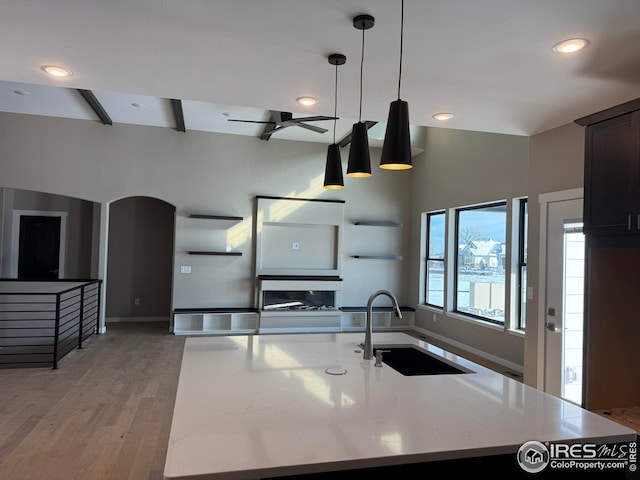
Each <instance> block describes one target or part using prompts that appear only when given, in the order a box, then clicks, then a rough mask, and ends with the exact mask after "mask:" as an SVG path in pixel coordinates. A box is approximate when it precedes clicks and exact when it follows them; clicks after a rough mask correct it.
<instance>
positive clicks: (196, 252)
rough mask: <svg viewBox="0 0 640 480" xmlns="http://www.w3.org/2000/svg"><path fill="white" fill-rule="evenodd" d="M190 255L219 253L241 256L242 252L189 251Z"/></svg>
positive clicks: (221, 254)
mask: <svg viewBox="0 0 640 480" xmlns="http://www.w3.org/2000/svg"><path fill="white" fill-rule="evenodd" d="M187 253H188V254H189V255H219V256H227V257H241V256H242V252H198V251H190V252H187Z"/></svg>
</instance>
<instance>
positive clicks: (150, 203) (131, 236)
mask: <svg viewBox="0 0 640 480" xmlns="http://www.w3.org/2000/svg"><path fill="white" fill-rule="evenodd" d="M175 211H176V209H175V206H173V205H171V204H169V203H167V202H165V201H163V200H159V199H156V198H151V197H144V196H136V197H127V198H122V199H120V200H116V201H114V202H112V203H111V204H110V206H109V230H108V232H109V233H108V243H107V248H108V251H107V272H108V273H107V277H106V278H107V281H106V312H105V320H106V323H110V322H133V321H135V322H140V321H166V322H167V331H168V328H169V320H170V317H171V291H172V284H173V250H174V231H175Z"/></svg>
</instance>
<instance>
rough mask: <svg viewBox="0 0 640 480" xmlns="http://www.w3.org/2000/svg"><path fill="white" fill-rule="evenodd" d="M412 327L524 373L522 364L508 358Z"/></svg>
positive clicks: (426, 334)
mask: <svg viewBox="0 0 640 480" xmlns="http://www.w3.org/2000/svg"><path fill="white" fill-rule="evenodd" d="M413 329H414V330H415V331H416V332H419V333H421V334H423V335H425V336H427V337H431V338H435V339H436V340H440V341H441V342H444V343H448V344H449V345H452V346H454V347H456V348H459V349H461V350H464V351H465V352H469V353H472V354H473V355H477V356H478V357H480V358H484V359H485V360H489V361H490V362H493V363H497V364H498V365H502V366H503V367H506V368H508V369H510V370H513V371H515V372H518V373H521V374H524V367H523V366H522V365H518V364H517V363H513V362H510V361H509V360H505V359H504V358H500V357H496V356H495V355H492V354H490V353H487V352H485V351H483V350H478V349H477V348H474V347H470V346H469V345H466V344H464V343H461V342H458V341H456V340H453V339H451V338H447V337H445V336H443V335H438V334H437V333H433V332H431V331H429V330H426V329H424V328H420V327H418V326H416V325H414V326H413Z"/></svg>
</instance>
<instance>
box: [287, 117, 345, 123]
mask: <svg viewBox="0 0 640 480" xmlns="http://www.w3.org/2000/svg"><path fill="white" fill-rule="evenodd" d="M293 120H294V121H296V122H320V121H323V120H339V118H338V117H325V116H323V115H319V116H317V117H301V118H294V119H293Z"/></svg>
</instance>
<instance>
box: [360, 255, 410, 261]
mask: <svg viewBox="0 0 640 480" xmlns="http://www.w3.org/2000/svg"><path fill="white" fill-rule="evenodd" d="M351 257H352V258H363V259H373V260H402V255H351Z"/></svg>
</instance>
